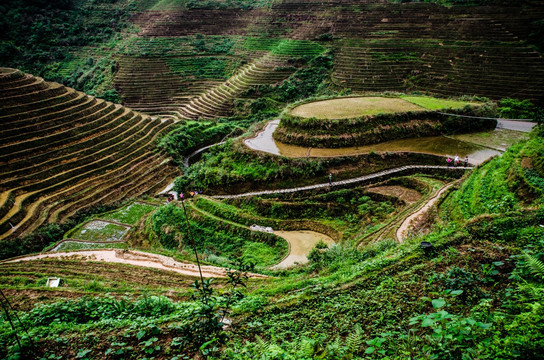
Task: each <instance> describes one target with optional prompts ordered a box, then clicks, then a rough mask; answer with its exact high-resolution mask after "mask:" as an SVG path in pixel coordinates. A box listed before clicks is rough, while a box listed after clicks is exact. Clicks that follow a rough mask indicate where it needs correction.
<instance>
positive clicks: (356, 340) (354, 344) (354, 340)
mask: <svg viewBox="0 0 544 360" xmlns="http://www.w3.org/2000/svg"><path fill="white" fill-rule="evenodd" d="M362 345H363V329H362V328H361V325H359V324H357V325H355V327H354V329H353V332H352V333H351V334H349V335H348V337H347V338H346V346H347V347H348V349H349V351H350V352H352V353H357V352H358V351H359V349H360V348H361V346H362Z"/></svg>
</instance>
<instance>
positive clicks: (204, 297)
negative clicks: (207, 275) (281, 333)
mask: <svg viewBox="0 0 544 360" xmlns="http://www.w3.org/2000/svg"><path fill="white" fill-rule="evenodd" d="M254 267H255V264H253V263H244V262H243V261H242V260H238V261H237V264H236V269H235V270H234V269H228V270H227V285H228V287H229V288H228V290H227V291H226V292H223V294H221V296H219V294H217V292H216V290H215V289H214V288H213V287H212V281H213V278H211V279H206V280H203V281H199V280H196V281H195V282H194V283H193V289H195V292H194V293H193V295H192V297H193V300H196V301H197V302H198V303H199V304H200V306H199V307H198V308H196V309H195V310H194V312H193V314H192V320H193V321H192V322H191V324H190V326H189V328H190V331H191V333H192V334H193V342H194V343H193V346H194V349H195V350H196V349H198V350H200V351H201V352H202V354H203V355H210V354H213V353H215V352H217V351H218V348H217V346H219V345H222V344H223V343H224V342H225V340H226V339H227V333H226V332H225V331H224V330H223V327H224V326H225V325H227V324H226V323H225V320H226V317H227V316H228V315H229V314H230V312H231V308H232V306H233V305H234V304H236V303H237V302H238V301H240V300H241V299H243V298H244V294H242V292H241V291H240V288H241V287H246V282H247V279H248V278H249V276H248V272H250V271H252V270H253V269H254Z"/></svg>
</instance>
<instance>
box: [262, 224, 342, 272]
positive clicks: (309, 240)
mask: <svg viewBox="0 0 544 360" xmlns="http://www.w3.org/2000/svg"><path fill="white" fill-rule="evenodd" d="M274 234H275V235H278V236H280V237H282V238H284V239H285V240H287V242H288V243H289V255H287V256H286V257H285V259H283V260H282V261H281V262H280V263H278V264H276V265H274V266H272V269H285V268H288V267H290V266H293V265H295V263H299V264H305V263H307V262H308V258H307V256H308V254H309V253H310V251H312V249H313V248H314V246H315V245H316V244H317V243H318V242H319V241H323V242H324V243H325V244H327V245H328V246H329V247H330V246H332V245H333V244H334V240H333V239H332V238H331V237H329V236H327V235H325V234H321V233H318V232H315V231H310V230H302V231H300V230H299V231H274Z"/></svg>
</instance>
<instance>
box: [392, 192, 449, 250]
mask: <svg viewBox="0 0 544 360" xmlns="http://www.w3.org/2000/svg"><path fill="white" fill-rule="evenodd" d="M452 185H453V183H451V184H448V185H446V186H444V187H443V188H442V189H440V190H439V191H438V192H437V193H436V194H435V195H434V196H433V197H431V198H430V199H429V200H428V201H427V202H426V203H425V204H424V205H423V206H422V207H421V208H420V209H419V210H417V211H416V212H414V213H413V214H412V215H410V216H408V217H407V218H406V219H404V221H403V222H402V224H400V226H399V228H398V230H397V232H396V236H397V240H398V241H399V242H401V243H402V242H403V241H404V239H406V237H407V235H408V234H407V233H408V230H409V229H410V225H411V223H412V222H413V221H414V220H416V219H418V218H419V217H420V216H422V215H423V214H425V213H427V212H428V211H429V209H430V208H431V207H432V206H433V205H434V204H435V203H436V201H438V199H439V198H440V195H442V194H443V193H444V192H445V191H446V190H448V189H449V188H450V187H451V186H452Z"/></svg>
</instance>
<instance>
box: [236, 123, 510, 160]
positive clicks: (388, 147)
mask: <svg viewBox="0 0 544 360" xmlns="http://www.w3.org/2000/svg"><path fill="white" fill-rule="evenodd" d="M279 123H280V121H279V120H274V121H271V122H269V123H268V124H267V125H266V127H265V128H264V130H263V131H261V132H259V133H258V134H257V136H256V137H254V138H251V139H247V140H245V141H244V143H245V144H246V145H247V146H248V147H249V148H251V149H253V150H258V151H264V152H267V153H271V154H274V155H281V156H286V157H293V158H298V157H336V156H347V155H358V154H364V153H369V152H371V151H374V152H386V151H391V152H395V151H407V152H420V153H428V154H435V155H449V156H455V155H458V156H459V157H460V158H461V159H464V158H465V156H468V158H469V161H470V162H471V163H472V164H479V163H481V162H483V161H485V160H486V159H488V158H490V157H492V156H495V155H500V152H499V151H496V150H492V149H488V148H486V147H483V146H479V145H476V144H471V143H467V142H463V141H459V140H455V139H452V138H449V137H444V136H431V137H422V138H411V139H400V140H393V141H388V142H384V143H380V144H374V145H365V146H353V147H345V148H338V149H318V148H307V147H302V146H295V145H288V144H283V143H280V142H278V141H275V140H274V139H273V138H272V134H273V133H274V131H275V130H276V128H277V127H278V125H279Z"/></svg>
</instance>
